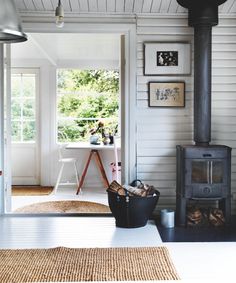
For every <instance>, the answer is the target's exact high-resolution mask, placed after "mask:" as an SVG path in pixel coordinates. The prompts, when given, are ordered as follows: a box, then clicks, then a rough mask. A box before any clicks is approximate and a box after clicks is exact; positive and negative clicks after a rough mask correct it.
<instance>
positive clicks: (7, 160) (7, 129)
mask: <svg viewBox="0 0 236 283" xmlns="http://www.w3.org/2000/svg"><path fill="white" fill-rule="evenodd" d="M4 105H5V107H4V109H5V112H4V172H5V174H4V192H5V197H4V198H5V212H10V211H11V46H10V45H9V44H5V45H4Z"/></svg>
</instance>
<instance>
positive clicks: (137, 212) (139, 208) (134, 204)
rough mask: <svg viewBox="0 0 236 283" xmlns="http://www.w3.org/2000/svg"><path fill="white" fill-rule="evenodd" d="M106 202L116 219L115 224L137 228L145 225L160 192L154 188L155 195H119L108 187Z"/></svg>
mask: <svg viewBox="0 0 236 283" xmlns="http://www.w3.org/2000/svg"><path fill="white" fill-rule="evenodd" d="M107 193H108V203H109V207H110V209H111V212H112V214H113V216H114V217H115V219H116V226H117V227H123V228H138V227H142V226H145V225H146V224H147V221H148V219H149V217H150V216H151V214H152V212H153V210H154V208H155V206H156V205H157V202H158V199H159V196H160V193H159V191H157V190H155V195H154V196H152V195H149V196H147V197H139V196H137V197H136V196H131V197H129V196H120V195H118V194H117V193H116V192H112V191H110V190H109V189H108V190H107Z"/></svg>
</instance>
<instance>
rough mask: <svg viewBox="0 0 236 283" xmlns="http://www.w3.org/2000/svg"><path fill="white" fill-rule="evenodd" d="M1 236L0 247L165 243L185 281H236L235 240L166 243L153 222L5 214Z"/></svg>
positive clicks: (89, 246) (142, 245)
mask: <svg viewBox="0 0 236 283" xmlns="http://www.w3.org/2000/svg"><path fill="white" fill-rule="evenodd" d="M0 235H1V236H0V248H1V249H6V248H11V249H22V248H51V247H57V246H65V247H75V248H80V247H83V248H92V247H145V246H166V247H167V248H168V250H169V252H170V256H171V258H172V260H173V263H174V265H175V267H176V269H177V271H178V273H179V275H180V278H181V279H182V280H183V281H184V282H190V281H192V280H195V281H194V282H209V281H210V282H236V273H235V262H236V242H230V243H229V242H225V243H224V242H220V243H206V242H205V243H201V242H192V243H164V242H162V240H161V238H160V236H159V233H158V230H157V228H156V225H155V223H154V221H149V222H148V224H147V225H146V226H145V227H142V228H135V229H125V228H117V227H116V226H115V221H114V219H113V218H112V217H66V216H64V217H62V216H58V217H33V216H32V217H29V216H28V217H20V216H15V217H13V216H2V217H0ZM147 264H148V263H147Z"/></svg>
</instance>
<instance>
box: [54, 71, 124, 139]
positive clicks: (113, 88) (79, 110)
mask: <svg viewBox="0 0 236 283" xmlns="http://www.w3.org/2000/svg"><path fill="white" fill-rule="evenodd" d="M118 115H119V73H118V71H109V70H78V69H59V70H58V72H57V121H58V123H57V140H58V142H75V141H88V140H89V136H90V135H91V131H92V129H94V128H97V125H98V123H99V121H101V120H102V121H103V123H104V131H105V132H106V133H107V134H109V133H110V134H114V133H115V131H117V128H118Z"/></svg>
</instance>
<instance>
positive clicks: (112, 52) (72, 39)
mask: <svg viewBox="0 0 236 283" xmlns="http://www.w3.org/2000/svg"><path fill="white" fill-rule="evenodd" d="M27 35H28V41H26V42H24V43H21V44H12V45H11V46H12V58H13V59H22V58H24V59H47V60H49V61H50V62H51V63H52V64H54V65H58V62H63V61H67V62H72V63H73V62H76V61H81V60H83V61H97V62H98V61H117V62H118V61H119V42H120V39H119V35H117V34H78V33H77V34H73V33H67V34H66V33H54V34H52V33H50V34H47V33H43V34H39V33H32V34H27Z"/></svg>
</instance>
